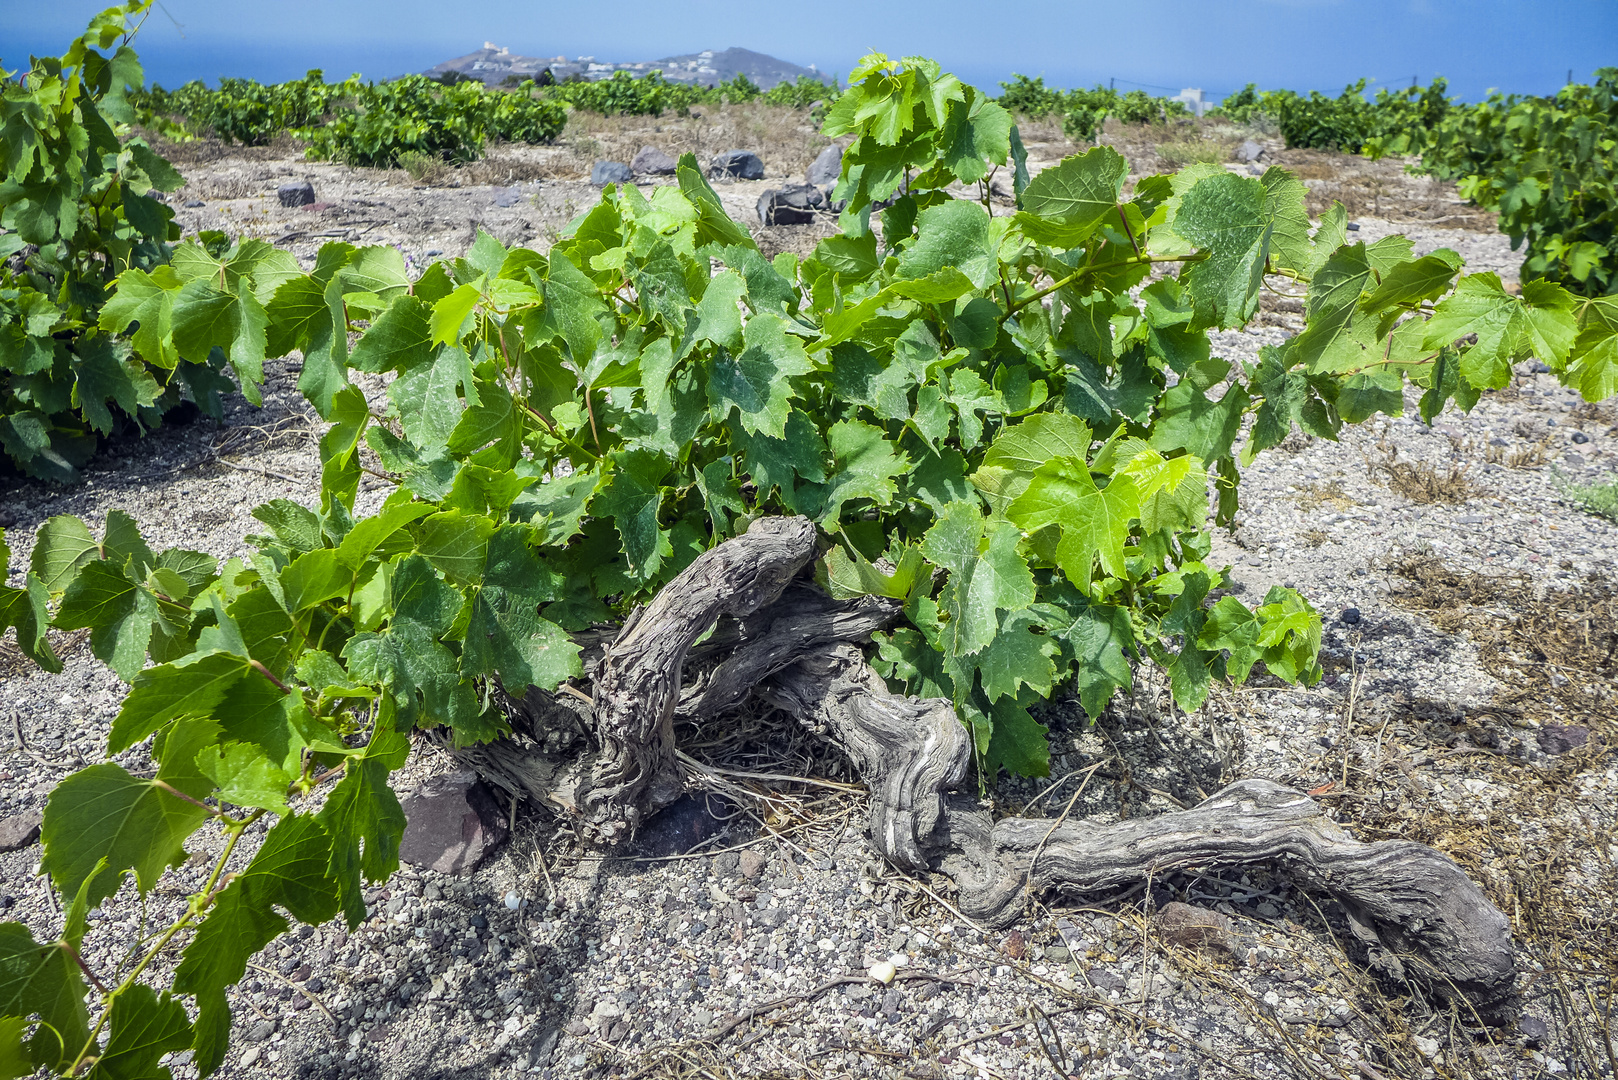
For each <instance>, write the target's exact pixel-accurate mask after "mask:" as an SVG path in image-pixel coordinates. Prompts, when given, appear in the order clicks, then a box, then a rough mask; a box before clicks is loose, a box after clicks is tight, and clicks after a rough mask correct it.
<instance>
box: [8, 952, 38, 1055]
mask: <svg viewBox="0 0 1618 1080" xmlns="http://www.w3.org/2000/svg"><path fill="white" fill-rule="evenodd" d="M3 949H4V945H0V950H3ZM0 963H4V961H3V960H0ZM3 978H4V976H3V975H0V979H3ZM28 1027H29V1022H28V1020H27V1018H26V1017H21V1016H0V1080H17V1078H18V1077H22V1076H28V1075H30V1074H31V1073H33V1071H34V1063H33V1062H32V1061H29V1060H28V1048H27V1047H26V1046H24V1045H23V1038H22V1037H23V1034H24V1033H25V1032H26V1031H27V1030H28Z"/></svg>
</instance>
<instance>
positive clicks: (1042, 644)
mask: <svg viewBox="0 0 1618 1080" xmlns="http://www.w3.org/2000/svg"><path fill="white" fill-rule="evenodd" d="M1038 625H1039V620H1038V618H1037V616H1036V615H1035V614H1034V613H1033V612H1031V611H1029V610H1026V609H1025V610H1022V611H1012V612H1007V613H1006V616H1005V618H1004V619H1003V620H1002V621H1001V624H1000V633H999V634H997V635H995V639H994V640H993V641H991V642H989V644H988V645H986V646H984V648H983V649H982V651H981V652H979V653H977V654H976V655H974V656H973V657H971V658H970V659H971V661H972V662H973V663H975V664H976V665H977V669H978V677H979V678H980V679H981V680H982V685H983V693H984V694H985V695H986V696H987V697H988V699H989V700H990V701H991V702H992V701H999V700H1000V699H1001V698H1003V697H1009V698H1013V699H1014V698H1016V697H1017V695H1018V694H1019V693H1020V692H1021V688H1022V687H1024V686H1026V687H1028V688H1029V689H1030V690H1032V691H1033V692H1034V693H1035V694H1037V695H1038V696H1039V697H1041V698H1047V697H1050V693H1051V683H1052V680H1053V679H1054V677H1055V675H1056V665H1055V664H1054V663H1052V662H1051V658H1052V657H1053V656H1055V655H1056V653H1057V651H1058V646H1057V644H1056V642H1055V641H1054V640H1053V639H1052V638H1050V637H1049V636H1048V635H1046V634H1041V633H1036V632H1035V628H1036V627H1037V626H1038Z"/></svg>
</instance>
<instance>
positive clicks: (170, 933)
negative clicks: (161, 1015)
mask: <svg viewBox="0 0 1618 1080" xmlns="http://www.w3.org/2000/svg"><path fill="white" fill-rule="evenodd" d="M164 786H165V787H167V785H164ZM170 790H171V791H172V790H173V789H172V788H170ZM176 794H178V792H176ZM182 797H183V796H182ZM193 801H195V800H193ZM265 813H267V811H264V810H255V811H254V812H253V814H252V816H251V817H248V818H246V819H244V820H242V821H231V820H230V819H229V818H226V819H225V821H226V825H225V828H226V829H227V830H229V832H230V839H229V840H227V841H225V850H224V851H222V852H220V853H219V861H218V862H216V863H215V864H214V868H213V873H212V874H210V875H209V877H208V884H206V885H204V886H203V887H202V891H201V892H199V893H197V894H196V895H194V896H192V898H191V904H190V906H188V907H187V909H186V913H185V914H184V915H181V916H180V917H179V918H178V919H176V920H174V925H172V926H170V927H169V928H168V929H167V930H165V931H164V932H163V936H162V937H160V938H158V939H157V943H156V944H155V945H153V946H152V947H151V948H150V949H148V950H147V952H146V955H145V956H143V957H141V958H140V962H139V963H138V964H136V965H135V968H134V970H133V971H131V972H130V973H129V974H128V975H125V976H124V979H123V981H122V982H120V983H119V984H118V986H117V988H116V989H114V990H113V991H112V992H111V993H106V992H105V991H103V993H102V1001H103V1003H104V1004H105V1005H106V1008H105V1009H103V1010H102V1012H101V1019H99V1020H97V1021H96V1026H95V1027H94V1028H92V1029H91V1031H90V1037H89V1038H87V1039H85V1040H84V1048H83V1049H81V1050H80V1051H79V1055H78V1057H76V1058H74V1059H73V1064H71V1065H69V1066H68V1068H67V1075H68V1076H77V1075H78V1072H79V1066H81V1065H83V1064H84V1059H85V1058H87V1057H89V1056H90V1051H91V1050H93V1049H95V1048H96V1046H97V1045H98V1044H97V1042H96V1039H97V1038H98V1037H99V1036H100V1035H101V1029H102V1028H104V1027H106V1026H107V1019H108V1018H109V1017H110V1016H112V1002H113V999H115V998H116V997H117V996H118V995H119V994H121V993H123V992H124V991H125V990H128V989H129V988H130V987H131V986H134V985H135V980H136V979H138V978H140V976H141V973H142V972H143V971H145V970H146V969H147V968H148V967H149V966H151V963H152V961H153V960H156V959H157V954H158V953H160V952H162V951H163V949H164V948H165V947H167V945H168V943H169V942H171V941H173V940H174V937H175V935H176V934H178V933H179V932H180V931H181V930H184V929H185V928H186V927H187V926H190V925H191V923H192V921H193V920H195V919H196V917H197V916H198V915H200V914H201V913H202V909H203V907H204V906H206V905H207V904H208V903H210V902H212V900H213V887H214V885H215V884H216V883H218V881H219V876H220V875H221V874H222V873H224V871H225V864H226V863H227V862H229V861H230V857H231V855H232V854H234V853H235V851H236V843H237V841H239V840H241V838H242V833H244V832H246V831H247V827H248V826H249V825H251V824H253V822H255V821H257V820H258V819H259V818H261V817H263V816H264V815H265ZM92 978H93V976H92ZM97 985H100V984H99V983H98V984H97Z"/></svg>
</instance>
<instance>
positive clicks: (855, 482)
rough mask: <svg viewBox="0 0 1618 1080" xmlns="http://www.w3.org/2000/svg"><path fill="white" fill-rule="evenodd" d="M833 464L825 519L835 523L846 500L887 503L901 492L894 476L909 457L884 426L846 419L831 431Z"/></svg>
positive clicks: (829, 478) (900, 470) (907, 464)
mask: <svg viewBox="0 0 1618 1080" xmlns="http://www.w3.org/2000/svg"><path fill="white" fill-rule="evenodd" d="M828 441H829V444H830V447H831V456H832V468H831V472H830V474H829V475H828V477H827V490H826V504H825V508H824V510H822V511H821V514H820V518H821V520H822V521H825V522H827V523H832V522H836V521H838V520H839V519H840V518H841V516H842V508H843V504H844V503H846V502H849V501H850V500H853V499H870V500H871V501H872V502H874V503H876V504H877V505H878V506H886V505H887V504H888V503H889V502H891V501H892V499H893V496H894V495H895V494H897V493H898V490H899V487H898V484H896V483H895V482H894V477H896V476H898V475H900V474H901V473H903V472H904V471H905V469H906V468H907V467H908V466H909V464H910V463H909V461H908V460H907V459H906V458H905V456H904V455H903V454H901V453H898V452H896V451H895V450H894V448H893V444H892V442H890V441H889V440H888V438H887V436H886V435H885V434H884V433H883V431H882V429H881V428H877V427H872V426H871V425H870V424H867V423H864V422H863V421H860V420H843V421H840V422H838V423H836V424H833V425H832V427H831V431H830V432H829V439H828Z"/></svg>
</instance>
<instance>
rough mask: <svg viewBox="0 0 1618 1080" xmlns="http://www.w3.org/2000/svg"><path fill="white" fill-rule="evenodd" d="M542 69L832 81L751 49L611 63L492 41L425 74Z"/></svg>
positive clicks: (527, 74)
mask: <svg viewBox="0 0 1618 1080" xmlns="http://www.w3.org/2000/svg"><path fill="white" fill-rule="evenodd" d="M546 68H550V69H551V74H552V75H553V76H555V77H556V79H557V80H558V81H560V80H562V79H565V78H567V77H568V76H570V75H581V76H583V77H584V78H586V79H605V78H609V77H610V76H611V75H612V73H613V72H615V71H627V72H629V73H630V74H631V75H635V76H640V75H645V74H646V73H648V72H651V71H661V72H662V73H663V77H664V78H666V79H671V80H677V81H679V82H689V83H699V84H701V85H703V86H713V85H714V84H716V83H721V82H725V81H726V80H729V79H732V78H734V77H735V76H736V75H738V74H740V75H746V76H747V77H748V79H750V80H751V81H752V82H754V83H756V84H758V86H759V87H761V88H762V89H765V90H768V89H770V87H772V86H775V85H776V84H777V83H783V82H794V81H796V80H797V79H798V78H799V77H800V76H802V77H804V78H809V79H819V80H820V81H821V82H826V83H829V82H831V77H830V76H829V75H827V74H825V73H824V72H821V71H818V70H816V68H815V66H814V65H813V64H810V65H809V66H808V67H800V66H798V65H797V64H792V63H788V62H787V61H785V60H777V59H776V58H775V57H773V56H766V55H765V54H764V53H759V52H754V51H753V50H751V49H735V48H731V49H725V50H724V51H723V52H715V51H713V50H712V49H707V50H704V51H703V52H698V53H686V54H685V55H683V56H668V57H664V58H663V59H662V60H642V61H636V62H631V63H611V62H603V61H598V60H597V59H596V58H595V57H593V56H576V57H574V58H572V59H571V60H570V59H568V58H567V57H566V56H550V57H544V56H523V55H521V54H519V53H514V52H512V51H511V50H510V49H504V48H501V47H500V46H498V45H496V44H494V42H492V41H485V42H484V43H483V48H481V49H478V50H477V51H476V52H470V53H467V54H466V55H465V56H457V57H456V58H455V59H453V60H446V61H444V62H443V63H442V64H434V65H433V66H432V67H430V68H428V69H427V71H426V74H428V75H432V76H441V75H444V74H446V73H448V72H451V71H453V72H458V73H459V74H462V75H469V76H471V77H472V78H474V79H482V80H483V81H484V82H486V83H499V82H501V81H503V80H504V79H506V78H507V77H511V76H515V77H516V78H518V79H533V78H537V77H538V76H539V73H540V72H542V71H544V70H545V69H546Z"/></svg>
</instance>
